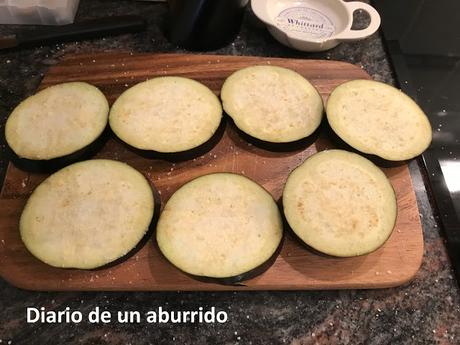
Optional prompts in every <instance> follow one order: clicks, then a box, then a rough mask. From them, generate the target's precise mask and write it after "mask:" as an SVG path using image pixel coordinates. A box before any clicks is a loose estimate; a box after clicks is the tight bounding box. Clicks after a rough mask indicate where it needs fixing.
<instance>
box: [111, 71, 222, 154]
mask: <svg viewBox="0 0 460 345" xmlns="http://www.w3.org/2000/svg"><path fill="white" fill-rule="evenodd" d="M221 120H222V106H221V104H220V101H219V99H218V98H217V96H216V95H214V93H213V92H212V91H211V90H210V89H209V88H207V87H206V86H205V85H203V84H201V83H199V82H197V81H195V80H192V79H187V78H181V77H161V78H154V79H151V80H148V81H146V82H143V83H140V84H137V85H135V86H133V87H132V88H130V89H128V90H126V91H125V92H124V93H123V94H122V95H121V96H120V97H119V98H118V99H117V100H116V102H115V103H114V104H113V106H112V109H111V111H110V117H109V122H110V127H111V128H112V130H113V132H114V133H115V134H116V135H117V136H118V137H119V138H120V139H121V140H123V141H124V142H126V143H127V144H129V145H131V146H133V147H135V148H137V149H141V150H151V151H157V152H162V153H173V152H181V151H188V150H191V149H193V148H195V147H198V146H200V145H202V144H204V143H205V142H207V141H208V140H209V139H210V138H211V137H212V136H213V135H214V133H215V132H216V130H217V128H218V127H219V124H220V122H221Z"/></svg>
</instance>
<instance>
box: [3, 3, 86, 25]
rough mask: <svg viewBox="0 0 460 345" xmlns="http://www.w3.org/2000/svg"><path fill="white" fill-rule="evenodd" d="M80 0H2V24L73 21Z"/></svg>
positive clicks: (45, 23) (42, 23) (61, 23)
mask: <svg viewBox="0 0 460 345" xmlns="http://www.w3.org/2000/svg"><path fill="white" fill-rule="evenodd" d="M79 2H80V0H0V24H36V25H64V24H70V23H73V21H74V18H75V14H76V13H77V9H78V4H79Z"/></svg>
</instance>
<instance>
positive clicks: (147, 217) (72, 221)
mask: <svg viewBox="0 0 460 345" xmlns="http://www.w3.org/2000/svg"><path fill="white" fill-rule="evenodd" d="M153 212H154V197H153V193H152V188H151V187H150V184H149V183H148V181H147V180H146V179H145V178H144V176H143V175H142V174H141V173H139V172H138V171H137V170H135V169H134V168H131V167H130V166H129V165H127V164H125V163H121V162H117V161H111V160H90V161H84V162H80V163H76V164H73V165H70V166H68V167H66V168H64V169H62V170H59V171H58V172H56V173H55V174H53V175H51V176H50V177H48V178H47V179H46V180H45V181H43V182H42V183H41V184H40V185H39V186H38V187H37V188H36V189H35V190H34V192H33V193H32V195H31V196H30V198H29V200H28V201H27V204H26V206H25V208H24V211H23V213H22V215H21V219H20V232H21V237H22V240H23V242H24V244H25V246H26V247H27V249H28V250H29V251H30V252H31V253H32V254H33V255H34V256H35V257H37V258H38V259H40V260H41V261H43V262H45V263H47V264H49V265H51V266H55V267H62V268H81V269H93V268H97V267H101V266H104V265H106V264H108V263H111V262H112V261H114V260H116V259H119V258H121V257H123V256H124V255H126V254H127V253H128V252H129V251H130V250H132V249H133V248H134V247H135V246H136V245H137V244H138V243H139V242H140V240H141V239H142V238H143V236H144V235H145V233H146V232H147V230H148V228H149V225H150V222H151V220H152V217H153Z"/></svg>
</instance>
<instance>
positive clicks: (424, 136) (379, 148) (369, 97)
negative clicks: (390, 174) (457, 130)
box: [326, 80, 432, 161]
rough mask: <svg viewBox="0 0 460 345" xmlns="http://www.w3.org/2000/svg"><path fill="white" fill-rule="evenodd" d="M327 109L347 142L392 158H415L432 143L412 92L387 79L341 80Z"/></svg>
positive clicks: (336, 129) (393, 159)
mask: <svg viewBox="0 0 460 345" xmlns="http://www.w3.org/2000/svg"><path fill="white" fill-rule="evenodd" d="M326 112H327V119H328V121H329V124H330V126H331V128H332V129H333V131H334V132H335V133H336V134H337V135H338V136H339V137H340V138H341V139H342V140H343V141H345V142H346V143H347V144H348V145H350V146H351V147H353V148H355V149H356V150H358V151H360V152H363V153H367V154H372V155H376V156H379V157H381V158H383V159H386V160H389V161H404V160H408V159H411V158H414V157H416V156H418V155H420V154H421V153H423V151H425V150H426V149H427V148H428V146H429V145H430V143H431V139H432V129H431V125H430V122H429V121H428V118H427V116H426V115H425V113H424V112H423V111H422V110H421V109H420V107H419V106H418V105H417V104H416V103H415V102H414V101H413V100H412V99H411V98H410V97H409V96H407V95H405V94H404V93H403V92H402V91H399V90H398V89H396V88H394V87H393V86H390V85H387V84H384V83H380V82H376V81H372V80H354V81H350V82H346V83H344V84H341V85H339V86H338V87H337V88H336V89H335V90H334V91H333V92H332V94H331V96H330V97H329V100H328V102H327V106H326Z"/></svg>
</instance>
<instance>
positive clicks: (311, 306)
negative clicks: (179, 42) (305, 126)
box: [0, 0, 460, 345]
mask: <svg viewBox="0 0 460 345" xmlns="http://www.w3.org/2000/svg"><path fill="white" fill-rule="evenodd" d="M165 13H166V6H165V5H164V4H158V3H151V2H134V1H132V0H117V1H115V0H113V1H109V0H81V5H80V9H79V12H78V17H77V20H81V19H85V18H91V17H97V16H103V15H104V16H107V15H117V14H120V15H121V14H141V15H143V16H144V17H145V18H147V19H148V21H149V27H148V30H147V31H145V32H142V33H139V34H134V35H122V36H118V37H110V38H109V37H107V38H105V39H98V40H91V41H86V42H81V43H67V44H59V45H53V46H47V47H39V48H30V49H21V50H14V51H6V52H1V53H0V127H1V133H2V135H3V126H4V123H5V118H6V116H7V115H8V112H9V111H10V110H11V109H12V108H13V107H14V106H16V105H17V104H18V103H19V102H20V101H21V100H22V99H23V98H24V97H25V96H27V95H30V94H31V93H33V91H34V90H35V88H36V87H37V86H38V84H39V82H40V79H41V78H42V76H43V74H44V73H46V70H47V68H48V67H49V66H51V65H54V64H56V63H57V62H58V61H59V59H60V58H62V57H63V56H64V55H65V54H75V53H83V52H84V53H91V52H105V51H113V50H125V51H130V52H181V53H185V52H186V51H184V50H182V49H179V48H177V47H175V46H173V45H171V44H170V43H169V42H168V41H167V40H166V39H165V37H164V35H163V31H162V29H161V27H162V25H163V23H164V15H165ZM365 22H366V18H365V16H364V15H362V14H361V15H360V14H358V15H357V24H358V25H364V23H365ZM15 29H17V27H14V26H0V34H2V35H3V34H7V33H10V32H12V31H14V30H15ZM210 53H215V54H230V55H259V56H272V57H286V58H306V59H310V58H320V59H334V60H341V61H347V62H351V63H355V64H359V65H361V66H362V68H364V69H365V70H366V71H367V72H368V73H369V74H371V75H372V76H373V77H374V78H375V79H377V80H381V81H385V82H388V83H394V79H393V76H392V72H391V67H390V65H389V62H388V60H387V56H386V53H385V51H384V48H383V45H382V41H381V38H380V37H379V35H377V34H376V35H374V36H372V37H371V38H369V39H366V40H364V41H361V42H359V43H348V44H342V45H340V46H338V47H337V48H335V49H333V50H331V51H329V52H326V53H318V54H307V53H302V52H297V51H294V50H291V49H288V48H285V47H283V46H282V45H280V44H279V43H277V42H276V41H275V40H274V39H273V38H272V37H271V36H270V35H269V34H268V32H267V31H266V30H265V28H264V26H263V25H261V23H260V22H259V21H258V20H257V19H256V18H255V17H254V15H253V14H252V13H250V12H248V13H247V15H246V17H245V20H244V23H243V27H242V29H241V32H240V34H239V36H238V37H237V38H236V40H235V41H234V43H232V44H229V45H228V46H226V47H224V48H222V49H219V50H216V51H213V52H210ZM2 140H3V138H2ZM1 144H2V146H1V149H2V150H1V165H0V172H1V173H2V174H3V173H4V169H5V166H6V165H5V163H6V162H5V150H4V142H2V143H1ZM410 170H411V174H412V177H413V180H414V185H415V188H416V194H417V201H418V205H419V209H420V217H421V220H422V223H423V232H424V237H425V255H424V259H423V264H422V267H421V269H420V271H419V272H418V274H417V276H416V278H415V280H414V281H413V282H411V283H410V284H408V285H406V286H402V287H398V288H391V289H383V290H375V291H373V290H346V291H316V292H311V291H298V292H225V293H209V292H206V293H205V292H200V293H191V292H170V293H146V292H142V293H141V292H135V293H115V292H113V293H105V292H91V293H80V292H72V293H51V292H28V291H23V290H20V289H17V288H15V287H13V286H11V285H9V284H8V283H6V282H5V281H4V280H2V279H1V278H0V344H74V343H75V344H77V343H78V344H170V343H178V344H254V345H255V344H284V343H288V344H294V345H305V344H314V343H318V344H434V343H439V344H458V343H459V342H460V293H459V288H458V285H457V283H456V281H455V278H454V276H453V272H452V267H451V265H450V263H449V260H448V257H447V253H446V249H445V246H444V243H443V239H442V236H441V234H440V232H441V230H440V228H439V223H438V221H437V219H436V216H435V215H434V214H433V211H432V207H431V205H430V199H429V196H428V195H427V192H426V189H425V185H424V181H423V176H422V174H421V172H420V169H419V166H418V162H417V161H413V162H411V163H410ZM0 264H1V263H0ZM29 306H35V307H41V306H43V307H46V308H47V309H55V310H62V309H64V308H65V307H70V308H72V309H77V310H79V311H81V312H82V313H85V312H88V311H89V310H91V309H93V308H94V307H96V306H99V307H101V308H107V310H109V311H112V312H116V311H118V310H139V311H145V310H149V309H152V308H156V307H158V306H163V307H164V308H168V309H170V310H196V309H198V308H199V307H204V308H205V309H206V308H210V307H212V306H214V307H216V309H218V310H225V311H227V313H228V318H229V320H228V322H227V323H225V324H218V323H217V324H210V325H208V324H188V325H175V324H172V323H168V324H155V325H154V324H152V325H148V324H145V323H143V324H138V325H137V324H131V325H125V324H116V323H113V324H107V325H93V324H88V323H85V322H82V323H80V324H55V325H43V324H38V323H37V324H30V325H28V324H27V323H26V319H25V316H26V312H25V310H26V307H29Z"/></svg>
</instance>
